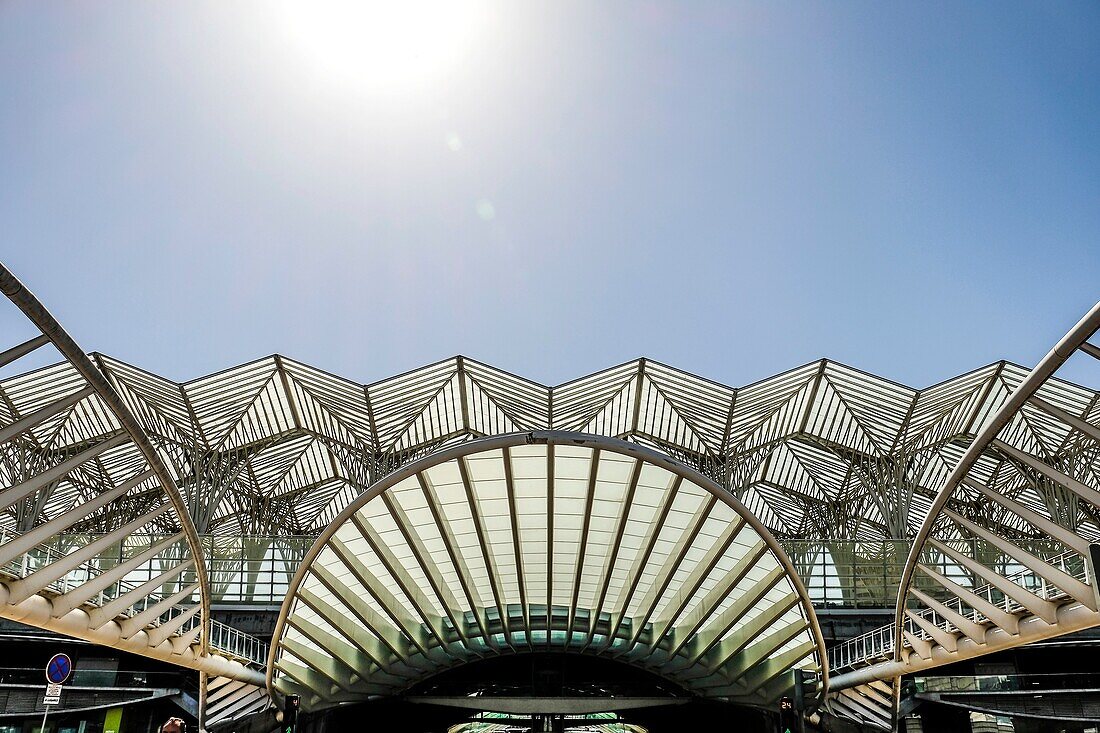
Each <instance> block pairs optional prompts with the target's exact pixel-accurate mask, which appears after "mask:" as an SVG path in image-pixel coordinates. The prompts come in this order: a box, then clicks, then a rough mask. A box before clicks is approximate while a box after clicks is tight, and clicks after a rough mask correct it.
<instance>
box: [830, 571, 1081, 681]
mask: <svg viewBox="0 0 1100 733" xmlns="http://www.w3.org/2000/svg"><path fill="white" fill-rule="evenodd" d="M1080 557H1081V556H1080V555H1079V554H1078V553H1076V552H1074V551H1073V550H1067V551H1065V552H1062V553H1060V554H1058V555H1055V556H1054V557H1051V558H1048V559H1047V560H1046V562H1047V563H1048V564H1051V565H1056V566H1058V567H1059V569H1060V570H1062V571H1063V572H1065V573H1066V574H1068V575H1070V576H1071V577H1073V578H1075V579H1077V580H1081V581H1084V582H1088V577H1087V575H1088V573H1087V570H1086V569H1085V567H1084V563H1081V567H1080V568H1078V569H1071V568H1069V567H1067V563H1066V561H1067V560H1069V559H1071V558H1080ZM1005 579H1006V580H1008V581H1009V582H1013V583H1016V584H1017V585H1020V586H1021V587H1023V588H1025V589H1026V590H1029V591H1030V592H1032V593H1035V594H1036V596H1037V597H1039V598H1042V599H1045V600H1062V599H1065V598H1069V596H1068V595H1067V594H1066V593H1065V592H1064V591H1063V590H1062V589H1061V588H1058V587H1057V586H1055V585H1053V584H1051V583H1050V582H1049V581H1047V580H1046V579H1045V578H1043V577H1042V576H1040V575H1038V574H1037V573H1035V572H1034V571H1033V570H1030V569H1025V570H1022V571H1019V572H1017V573H1013V574H1012V575H1009V576H1006V578H1005ZM1017 581H1030V582H1024V583H1019V582H1017ZM971 592H972V593H974V594H975V595H978V596H981V597H982V598H984V599H985V600H986V601H988V602H989V603H991V604H993V605H998V606H1000V607H1002V608H1004V610H1005V611H1007V612H1009V613H1019V612H1021V611H1024V610H1026V609H1025V608H1024V607H1023V606H1021V605H1020V604H1018V603H1016V602H1015V601H1013V600H1012V599H1011V598H1010V597H1008V596H1006V595H1004V594H1003V593H1001V592H1000V591H999V590H997V589H996V588H995V587H994V586H992V585H990V584H988V583H987V584H985V585H982V586H979V587H977V588H974V589H972V591H971ZM942 603H943V604H944V605H945V606H947V607H948V608H950V609H951V610H952V611H955V612H956V613H958V614H959V615H960V616H963V617H965V618H968V619H970V620H971V621H974V622H975V623H985V622H988V621H989V619H988V618H986V617H985V615H984V614H982V613H980V612H979V611H977V610H975V609H970V610H966V609H967V608H968V606H967V605H966V604H965V603H964V602H963V600H962V599H961V598H959V597H958V596H952V597H951V598H949V599H947V600H944V601H942ZM916 615H917V616H920V617H921V618H923V619H927V620H929V621H931V622H932V624H933V625H934V626H936V627H937V628H941V629H943V630H945V631H948V632H952V631H957V630H958V629H957V628H956V627H955V625H954V624H952V623H951V622H950V621H949V620H948V619H946V618H942V617H941V616H940V614H938V613H936V611H935V610H934V609H931V608H924V609H921V610H920V611H917V612H916ZM905 630H906V631H908V632H909V633H910V634H912V635H913V636H914V637H916V638H919V639H924V640H928V641H930V640H932V636H931V635H930V634H929V633H928V632H927V631H925V630H924V629H923V628H922V627H921V626H919V625H918V624H917V623H916V622H915V621H913V620H912V619H910V618H906V622H905ZM896 644H897V640H896V639H895V638H894V625H893V624H890V625H888V626H883V627H880V628H877V629H873V630H871V631H869V632H867V633H865V634H861V635H860V636H856V637H853V638H852V639H849V640H848V641H845V642H844V643H842V644H839V645H837V646H834V647H832V648H831V649H829V668H830V670H833V671H836V670H840V669H847V668H855V667H857V666H860V665H862V664H866V663H869V662H871V661H872V660H878V659H885V658H887V657H889V656H891V655H892V654H893V652H894V648H895V645H896ZM903 645H904V646H909V642H908V641H903Z"/></svg>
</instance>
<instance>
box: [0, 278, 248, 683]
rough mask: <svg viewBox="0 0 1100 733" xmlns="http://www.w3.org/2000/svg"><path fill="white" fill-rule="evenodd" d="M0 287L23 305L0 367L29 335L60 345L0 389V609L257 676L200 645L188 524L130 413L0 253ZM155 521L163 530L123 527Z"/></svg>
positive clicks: (136, 648)
mask: <svg viewBox="0 0 1100 733" xmlns="http://www.w3.org/2000/svg"><path fill="white" fill-rule="evenodd" d="M0 290H2V291H3V293H4V295H6V296H7V297H8V298H9V299H10V300H11V301H12V302H13V303H14V304H15V305H16V306H17V307H18V308H19V310H20V311H21V312H22V315H23V316H25V317H26V319H27V320H26V321H23V320H22V319H20V321H19V325H16V326H12V327H11V328H12V329H13V330H20V329H21V330H24V331H25V333H24V336H23V338H19V337H18V336H17V337H16V338H14V339H11V341H9V343H12V345H11V346H10V347H9V348H7V350H5V351H3V352H0V368H12V366H13V365H14V368H18V364H19V363H21V362H20V360H26V359H32V358H34V357H32V356H31V355H32V354H35V352H38V351H39V350H40V349H47V350H48V349H51V348H52V349H54V350H56V352H57V353H58V354H60V356H61V357H62V358H63V359H65V362H64V369H62V370H60V371H57V370H55V373H56V374H57V377H58V378H56V379H51V380H48V381H45V382H43V381H41V380H39V379H37V378H35V377H15V378H12V379H9V380H6V388H5V390H4V394H3V396H2V397H0V512H2V515H3V521H2V523H0V616H2V617H4V618H8V619H12V620H15V621H19V622H22V623H25V624H28V625H31V626H37V627H40V628H45V629H50V630H52V631H56V632H59V633H62V634H66V635H68V636H72V637H76V638H80V639H86V640H88V641H93V642H96V643H99V644H105V645H109V646H113V647H115V648H118V649H124V650H126V651H130V652H134V653H137V654H142V655H144V656H149V657H153V658H157V659H161V660H164V661H169V662H172V663H174V664H178V665H181V666H184V667H190V668H193V669H198V670H204V671H208V672H212V673H216V674H227V675H233V676H238V677H243V678H247V679H252V680H254V681H256V679H257V677H258V675H257V673H256V672H254V671H251V670H247V669H246V668H245V667H244V666H243V665H242V664H240V663H239V662H237V661H234V660H231V659H230V658H229V657H228V656H225V655H222V654H218V653H212V651H211V648H210V644H209V622H208V609H209V600H208V598H209V596H208V593H207V588H208V584H207V578H206V570H205V562H204V559H203V556H202V553H201V549H200V547H199V543H198V535H197V533H196V531H195V528H194V525H193V524H192V523H191V521H190V519H189V516H188V512H187V506H186V504H185V503H184V501H183V498H182V496H181V495H180V494H179V491H178V490H177V488H176V486H175V483H174V480H173V477H172V474H171V472H170V471H169V470H168V468H167V467H166V466H165V465H164V464H163V463H162V462H161V460H160V459H159V457H158V455H157V452H156V450H155V449H154V447H153V445H152V444H151V443H150V442H149V440H148V438H147V437H146V435H145V433H144V431H143V430H142V429H141V426H140V424H139V423H138V421H137V420H136V419H135V418H134V416H133V414H132V413H131V412H130V411H129V410H128V408H127V407H126V406H125V404H124V403H123V402H122V400H121V399H120V398H119V396H118V394H117V393H116V392H115V391H114V389H113V387H111V385H110V384H109V383H108V382H107V380H106V379H105V378H104V376H103V375H102V373H100V372H99V370H98V369H96V367H95V366H94V365H93V364H92V363H91V361H89V359H88V357H87V356H86V355H85V354H84V352H83V351H82V350H81V349H80V348H79V347H78V346H77V345H76V344H75V343H74V342H73V340H72V339H71V338H70V337H69V336H68V334H67V333H65V331H64V330H63V329H62V328H61V327H60V325H58V323H57V322H56V321H55V320H54V319H53V317H52V316H51V315H50V314H49V313H48V312H47V311H46V310H45V308H43V307H42V305H41V304H40V303H39V302H38V301H37V300H36V299H35V298H34V296H33V295H32V294H31V293H30V292H29V291H28V290H26V288H24V287H23V285H22V284H21V283H20V282H19V281H18V280H17V279H16V278H15V277H14V276H13V275H12V274H11V273H10V272H8V271H7V270H6V269H4V268H3V267H2V266H0ZM13 342H14V343H13ZM89 527H94V528H95V531H96V534H95V535H94V536H91V535H88V534H86V532H87V529H88V528H89ZM154 529H155V530H156V531H158V532H160V533H162V534H164V535H165V536H163V537H162V538H161V539H159V540H158V541H156V542H150V543H146V544H143V543H140V542H134V541H132V536H133V535H134V534H135V533H137V532H139V531H151V530H154ZM259 679H260V680H262V677H259Z"/></svg>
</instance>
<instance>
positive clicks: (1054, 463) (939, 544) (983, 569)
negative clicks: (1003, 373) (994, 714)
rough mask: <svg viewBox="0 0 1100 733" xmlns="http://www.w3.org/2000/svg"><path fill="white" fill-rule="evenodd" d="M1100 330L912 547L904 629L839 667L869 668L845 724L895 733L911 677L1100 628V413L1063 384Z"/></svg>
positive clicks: (988, 446)
mask: <svg viewBox="0 0 1100 733" xmlns="http://www.w3.org/2000/svg"><path fill="white" fill-rule="evenodd" d="M1098 328H1100V303H1098V304H1097V305H1096V306H1095V307H1094V308H1093V309H1092V310H1091V311H1090V312H1089V313H1088V314H1087V315H1086V316H1085V317H1084V318H1083V319H1082V320H1081V321H1080V322H1079V323H1078V324H1077V325H1076V326H1075V327H1074V328H1073V329H1072V330H1071V331H1070V332H1069V333H1068V334H1067V335H1066V336H1065V337H1064V338H1063V339H1062V340H1061V341H1059V343H1058V344H1057V345H1056V346H1055V347H1054V349H1053V350H1052V351H1051V352H1050V353H1049V354H1047V356H1046V357H1045V358H1044V359H1043V360H1042V361H1041V362H1040V363H1039V364H1038V365H1037V366H1036V367H1035V369H1033V370H1032V371H1031V372H1030V373H1029V374H1028V375H1027V376H1026V378H1024V379H1023V380H1021V381H1020V382H1019V383H1018V384H1017V385H1016V386H1015V388H1014V389H1013V390H1012V393H1011V394H1010V396H1009V397H1008V399H1007V400H1006V401H1005V402H1004V404H1003V405H1001V407H1000V408H999V409H998V410H997V411H996V412H995V413H994V414H992V415H991V416H990V418H989V419H988V420H986V421H985V422H984V424H983V425H982V427H981V429H980V430H979V432H978V434H977V436H976V437H975V439H974V440H973V442H972V443H971V444H970V446H969V448H968V449H967V450H966V452H965V453H964V454H963V455H962V457H961V458H960V460H959V461H958V462H957V464H956V465H955V467H954V468H953V470H952V471H951V473H950V475H949V476H948V478H947V480H946V482H945V483H944V485H943V488H942V489H940V491H939V492H938V494H937V496H936V498H935V500H934V501H933V503H932V506H931V507H930V510H929V513H928V515H927V516H926V517H925V519H924V521H923V523H922V524H921V527H920V530H919V531H918V532H917V534H916V537H915V538H914V542H913V549H912V551H911V552H910V554H909V557H908V560H907V562H906V565H905V569H904V571H903V574H902V577H901V584H900V591H899V595H898V604H897V617H896V621H895V623H894V625H893V626H892V627H890V628H888V629H883V630H881V631H878V632H873V633H872V634H870V635H868V636H867V637H864V638H861V639H856V640H853V641H852V642H849V644H847V645H845V647H846V649H847V652H846V656H845V657H842V658H840V657H838V656H837V655H834V656H833V661H834V671H835V669H836V668H838V667H840V666H842V665H843V666H847V667H849V668H851V667H857V669H854V670H853V671H849V672H846V673H844V674H841V675H838V676H836V677H835V678H834V679H833V680H832V687H833V689H834V690H835V691H836V692H835V693H834V694H832V695H830V697H829V703H828V704H829V706H830V708H831V709H832V710H833V711H834V712H835V713H837V714H841V715H844V716H846V717H850V718H852V719H855V720H859V721H861V722H864V723H875V724H877V725H878V726H879V727H882V728H887V729H888V728H889V727H890V726H891V725H892V724H893V716H894V714H895V712H896V705H897V684H896V683H897V680H898V679H900V677H901V675H904V674H910V673H913V672H918V671H920V670H923V669H928V668H931V667H937V666H941V665H945V664H950V663H952V662H956V661H959V660H962V659H967V658H971V657H976V656H980V655H984V654H989V653H991V652H994V651H998V650H1002V649H1008V648H1012V647H1015V646H1020V645H1023V644H1026V643H1028V642H1031V641H1035V640H1039V639H1045V638H1050V637H1055V636H1061V635H1064V634H1068V633H1072V632H1074V631H1079V630H1082V629H1086V628H1091V627H1094V626H1097V625H1100V613H1098V612H1097V607H1098V603H1097V601H1098V597H1097V594H1096V587H1097V585H1096V577H1095V575H1094V573H1095V572H1096V567H1095V566H1094V565H1093V560H1091V559H1090V548H1091V549H1095V550H1100V545H1098V544H1094V543H1096V542H1097V541H1098V540H1100V532H1098V529H1097V517H1098V516H1100V453H1098V451H1097V448H1098V446H1100V404H1098V400H1097V398H1096V395H1095V393H1093V392H1090V391H1088V390H1084V389H1081V388H1077V387H1073V386H1071V385H1068V384H1066V383H1065V382H1060V381H1058V380H1056V379H1055V378H1054V375H1055V373H1056V372H1057V371H1058V369H1059V368H1061V367H1062V366H1063V365H1064V364H1065V363H1066V361H1067V360H1069V359H1070V358H1074V357H1077V358H1080V359H1083V360H1084V361H1086V362H1089V363H1092V364H1093V365H1094V366H1096V365H1095V361H1094V359H1100V347H1098V346H1096V345H1095V344H1092V343H1090V342H1089V340H1088V339H1089V338H1090V337H1091V336H1093V335H1094V334H1095V333H1096V331H1097V329H1098ZM1097 371H1100V369H1098V370H1097ZM1095 557H1100V552H1098V553H1096V555H1095ZM884 681H886V683H887V684H884ZM890 682H892V683H893V686H892V689H890V688H891V685H890V684H889V683H890Z"/></svg>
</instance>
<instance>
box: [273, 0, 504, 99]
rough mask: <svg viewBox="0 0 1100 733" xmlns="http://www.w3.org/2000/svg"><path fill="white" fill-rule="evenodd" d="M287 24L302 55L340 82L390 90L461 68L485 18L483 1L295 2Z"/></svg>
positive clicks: (285, 8)
mask: <svg viewBox="0 0 1100 733" xmlns="http://www.w3.org/2000/svg"><path fill="white" fill-rule="evenodd" d="M281 10H282V16H283V17H282V22H283V23H284V24H285V28H286V32H287V35H288V37H289V38H290V39H291V41H292V43H293V44H294V45H295V46H296V47H297V50H298V51H299V52H300V53H301V55H302V57H303V60H304V61H305V62H307V63H309V64H310V65H312V66H314V67H315V68H316V70H317V71H318V73H320V74H322V75H324V76H325V77H326V78H328V79H330V80H332V81H334V82H337V83H339V84H342V85H343V84H348V85H357V86H361V87H364V88H366V89H368V90H377V91H387V90H390V91H393V90H401V89H406V88H411V87H416V86H420V85H422V84H424V83H426V82H430V81H434V80H438V79H442V78H445V77H446V76H448V75H450V74H452V73H453V72H454V71H456V70H458V69H461V68H462V66H463V65H464V62H465V61H466V60H467V59H468V56H469V54H471V53H472V52H473V50H474V46H475V44H476V41H477V40H478V36H479V34H481V33H482V32H483V30H484V28H485V26H486V24H487V20H488V9H487V8H486V7H485V5H484V3H482V2H464V1H463V0H453V1H452V2H436V1H433V0H383V1H381V2H379V1H377V0H363V1H362V2H354V1H353V0H291V1H289V2H286V3H284V4H283V5H282V7H281Z"/></svg>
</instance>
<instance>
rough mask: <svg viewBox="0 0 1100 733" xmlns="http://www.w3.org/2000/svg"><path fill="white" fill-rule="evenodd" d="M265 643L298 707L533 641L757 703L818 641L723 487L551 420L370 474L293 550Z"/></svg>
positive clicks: (363, 696) (379, 692)
mask: <svg viewBox="0 0 1100 733" xmlns="http://www.w3.org/2000/svg"><path fill="white" fill-rule="evenodd" d="M275 642H276V643H275V645H274V646H273V647H272V657H271V660H270V662H269V664H268V669H269V675H270V676H271V677H272V678H273V681H274V687H275V688H276V689H278V690H279V691H281V692H283V693H297V694H301V695H303V706H304V707H309V708H313V709H320V708H324V707H327V706H332V705H336V704H339V703H342V702H350V701H357V700H368V699H371V698H373V697H379V696H386V695H397V694H403V693H405V692H406V691H407V690H408V689H409V688H410V687H411V686H413V685H414V684H416V683H417V682H420V681H422V680H425V679H427V678H429V677H432V676H433V675H436V674H438V673H439V672H441V671H442V670H445V669H448V668H451V667H454V666H457V665H461V664H464V663H468V662H471V661H474V660H477V659H483V658H486V657H497V656H501V655H508V654H516V653H520V652H526V651H541V650H554V651H561V652H565V653H577V654H599V655H602V656H604V657H606V658H612V659H617V660H620V661H622V662H624V663H628V664H633V665H636V666H639V667H642V668H643V669H646V670H649V671H651V672H653V673H655V674H656V675H658V676H659V677H661V678H663V679H667V680H669V681H671V682H673V683H675V684H676V685H678V686H680V687H681V688H683V689H684V690H687V691H688V692H690V693H692V694H694V695H696V696H699V697H704V698H716V699H722V700H731V701H737V702H741V703H747V704H756V705H766V704H769V703H772V702H774V701H775V700H776V699H778V697H779V696H780V695H781V694H784V693H786V692H788V691H789V689H790V687H791V684H792V682H791V680H792V677H791V675H790V671H791V670H792V669H795V668H805V669H810V670H813V671H814V672H815V673H817V672H819V671H820V670H821V669H822V666H821V660H822V659H823V654H824V648H823V644H822V640H821V634H820V630H819V629H818V628H817V623H816V619H815V616H814V613H813V608H812V606H811V604H810V601H809V598H808V597H807V595H806V592H805V589H804V588H803V587H802V584H801V582H800V580H799V579H798V576H797V575H796V573H795V571H794V568H793V567H792V566H791V564H790V561H789V560H787V558H786V556H785V555H784V554H783V551H782V550H781V549H780V548H779V546H778V544H777V543H776V541H775V539H774V538H773V537H772V536H771V534H770V533H769V532H768V531H767V529H766V528H765V527H764V526H763V525H762V524H761V523H760V522H759V520H757V519H756V518H755V517H754V516H753V514H752V512H750V511H749V510H748V509H747V508H746V507H745V506H744V505H742V504H741V503H740V502H739V501H737V499H735V498H734V497H733V496H732V495H731V494H730V493H729V492H727V491H725V490H724V489H723V488H722V487H721V486H719V485H718V484H716V483H714V482H713V481H711V480H709V479H707V478H706V477H704V476H702V475H701V474H698V473H696V472H694V471H691V470H690V469H688V468H686V467H684V466H683V465H682V464H680V463H678V462H676V461H673V460H670V459H669V458H667V457H666V456H664V455H662V454H660V453H657V452H655V451H652V450H649V449H646V448H643V447H640V446H638V445H635V444H631V443H626V442H623V441H619V440H615V439H610V438H600V437H596V436H589V435H584V434H580V433H566V432H551V431H545V432H533V433H526V434H513V435H509V436H503V437H498V438H486V439H482V440H478V441H474V442H470V443H466V444H463V445H461V446H459V447H457V448H452V449H449V450H445V451H441V452H439V453H436V454H433V455H431V456H428V457H426V458H424V459H421V460H420V461H416V462H414V463H412V464H410V465H408V466H406V467H404V468H403V469H401V470H400V471H397V472H396V473H394V474H392V475H390V476H388V477H387V478H386V479H384V480H382V481H381V482H379V483H378V484H376V485H375V486H373V487H371V489H369V490H368V491H367V492H366V493H364V494H363V495H362V496H360V497H359V498H357V499H356V500H355V501H354V502H353V503H352V504H351V505H350V506H348V507H347V508H346V509H345V510H344V511H343V512H342V513H341V515H340V516H339V517H337V518H336V520H334V521H333V522H332V523H331V524H330V525H329V527H328V528H327V529H326V530H325V532H324V533H323V534H322V535H321V537H320V538H319V539H318V541H317V543H316V544H315V545H314V547H313V549H312V550H311V552H310V554H309V556H307V558H306V560H305V562H303V563H302V566H301V568H300V570H299V573H298V575H297V576H296V577H295V579H294V582H293V583H292V584H291V591H290V593H289V594H288V598H287V601H286V602H285V603H284V605H283V611H282V614H281V616H280V619H279V624H278V625H277V627H276V631H275ZM487 709H492V708H491V707H490V708H487Z"/></svg>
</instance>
